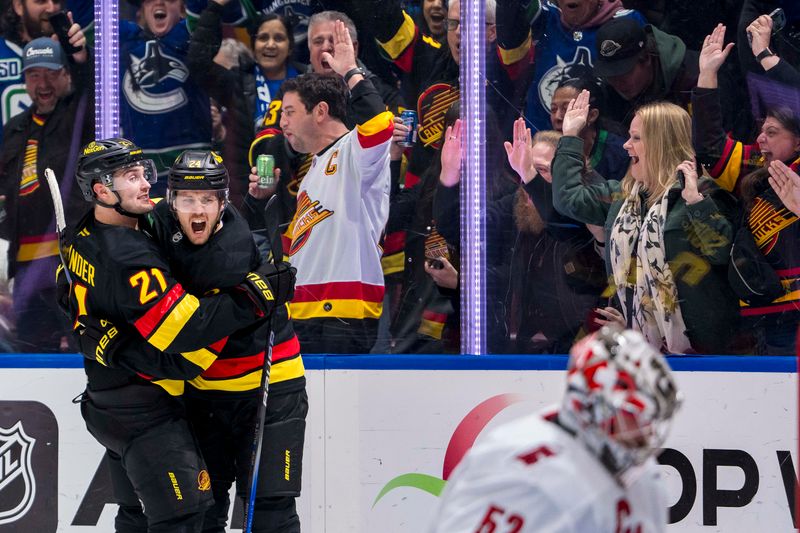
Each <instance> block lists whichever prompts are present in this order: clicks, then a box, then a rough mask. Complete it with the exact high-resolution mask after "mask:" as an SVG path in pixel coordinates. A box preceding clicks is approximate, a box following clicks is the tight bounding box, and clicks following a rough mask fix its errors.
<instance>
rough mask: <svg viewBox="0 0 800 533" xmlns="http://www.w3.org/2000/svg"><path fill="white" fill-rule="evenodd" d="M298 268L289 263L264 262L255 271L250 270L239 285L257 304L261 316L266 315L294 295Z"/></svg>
mask: <svg viewBox="0 0 800 533" xmlns="http://www.w3.org/2000/svg"><path fill="white" fill-rule="evenodd" d="M296 273H297V269H296V268H294V267H293V266H292V265H290V264H289V263H278V266H277V267H276V266H274V265H273V264H272V263H264V264H262V265H261V266H260V267H258V268H257V269H256V270H255V271H254V272H249V273H248V274H247V276H246V277H245V280H244V282H243V283H242V284H241V285H239V287H240V288H241V289H244V290H245V291H246V292H247V293H248V295H249V296H250V299H251V300H253V302H254V303H255V304H256V306H257V308H258V309H259V311H260V313H259V316H266V315H268V314H270V313H271V312H272V310H273V309H274V308H275V307H278V306H281V305H284V304H285V303H286V302H288V301H290V300H291V299H292V298H293V297H294V282H295V274H296Z"/></svg>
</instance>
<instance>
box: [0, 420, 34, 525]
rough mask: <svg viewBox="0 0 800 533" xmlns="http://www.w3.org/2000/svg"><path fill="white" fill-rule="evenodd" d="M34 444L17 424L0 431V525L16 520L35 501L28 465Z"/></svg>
mask: <svg viewBox="0 0 800 533" xmlns="http://www.w3.org/2000/svg"><path fill="white" fill-rule="evenodd" d="M35 443H36V439H34V438H32V437H29V436H28V435H26V434H25V429H24V428H23V427H22V421H21V420H20V421H18V422H17V423H16V424H14V425H13V426H11V427H10V428H2V427H0V502H2V506H0V525H2V524H9V523H12V522H16V521H17V520H19V519H20V518H21V517H22V516H24V515H25V513H27V512H28V511H29V510H30V508H31V506H32V505H33V500H34V499H35V498H36V478H35V477H34V475H33V466H32V461H31V459H32V456H33V446H34V444H35Z"/></svg>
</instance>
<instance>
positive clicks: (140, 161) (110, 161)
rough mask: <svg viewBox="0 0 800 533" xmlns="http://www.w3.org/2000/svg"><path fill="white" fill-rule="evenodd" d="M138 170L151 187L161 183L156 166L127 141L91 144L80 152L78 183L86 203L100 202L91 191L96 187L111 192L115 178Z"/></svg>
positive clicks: (95, 142) (139, 149)
mask: <svg viewBox="0 0 800 533" xmlns="http://www.w3.org/2000/svg"><path fill="white" fill-rule="evenodd" d="M129 168H131V169H135V170H136V172H137V173H140V174H141V175H142V176H143V177H144V178H145V179H146V180H147V182H148V183H150V184H151V185H152V184H153V183H155V182H156V180H157V179H158V172H157V171H156V166H155V163H153V160H152V159H147V158H146V157H145V156H144V153H143V152H142V149H141V148H139V147H138V146H136V145H135V144H133V143H132V142H131V141H129V140H127V139H121V138H114V139H103V140H101V141H92V142H90V143H89V144H87V145H86V146H84V147H83V149H82V150H81V156H80V160H79V161H78V170H77V171H76V173H75V179H76V180H77V182H78V186H79V187H80V188H81V192H82V193H83V198H84V199H85V200H86V201H87V202H93V201H96V200H97V196H96V195H95V193H94V190H93V189H92V186H93V185H94V184H95V183H98V182H99V183H102V184H103V185H105V186H106V187H108V188H109V189H111V190H112V191H115V190H116V187H115V181H114V179H113V177H114V174H119V173H120V172H121V171H123V170H126V169H129Z"/></svg>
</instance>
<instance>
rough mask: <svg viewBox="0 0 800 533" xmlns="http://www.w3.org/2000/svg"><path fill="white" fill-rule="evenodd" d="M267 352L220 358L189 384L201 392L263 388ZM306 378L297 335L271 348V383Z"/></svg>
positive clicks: (241, 390)
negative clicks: (262, 374)
mask: <svg viewBox="0 0 800 533" xmlns="http://www.w3.org/2000/svg"><path fill="white" fill-rule="evenodd" d="M264 355H265V352H263V351H262V352H258V353H256V354H253V355H249V356H242V357H230V358H220V359H217V360H216V361H214V363H213V364H212V365H211V366H210V367H208V368H207V369H206V371H205V372H203V373H202V374H201V375H200V376H198V377H196V378H194V379H192V380H190V381H189V384H190V385H191V386H192V387H194V388H196V389H199V390H216V391H226V392H243V391H249V390H253V389H257V388H259V387H260V386H261V373H262V372H263V370H262V369H263V368H264ZM304 375H305V367H304V366H303V358H302V357H301V356H300V342H299V341H298V340H297V335H292V337H291V338H290V339H288V340H287V341H285V342H282V343H280V344H276V345H275V346H273V348H272V367H271V370H270V375H269V382H270V384H271V385H272V384H276V383H281V382H284V381H288V380H290V379H296V378H300V377H302V376H304Z"/></svg>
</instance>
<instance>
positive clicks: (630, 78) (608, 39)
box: [594, 18, 699, 126]
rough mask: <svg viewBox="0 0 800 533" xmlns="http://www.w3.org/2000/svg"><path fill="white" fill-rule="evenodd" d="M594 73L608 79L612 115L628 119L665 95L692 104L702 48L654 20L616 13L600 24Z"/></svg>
mask: <svg viewBox="0 0 800 533" xmlns="http://www.w3.org/2000/svg"><path fill="white" fill-rule="evenodd" d="M594 73H595V75H596V76H597V77H599V78H601V79H602V80H603V81H604V82H605V83H607V84H608V85H610V86H611V87H612V88H613V89H614V91H613V93H616V94H609V106H608V107H609V115H610V118H612V119H614V120H616V121H618V122H620V123H622V124H624V125H626V126H627V125H629V124H630V122H631V120H632V119H633V114H634V111H635V110H636V108H637V107H639V106H641V105H644V104H646V103H649V102H653V101H656V100H666V101H669V102H672V103H674V104H677V105H679V106H681V107H683V108H684V109H688V108H689V100H690V97H691V90H692V87H694V85H695V84H696V83H697V76H698V73H699V67H698V53H697V52H695V51H692V50H687V49H686V45H685V44H684V43H683V41H681V40H680V39H679V38H678V37H675V36H674V35H670V34H668V33H664V32H663V31H661V30H659V29H658V28H656V27H655V26H653V25H651V24H647V25H642V24H640V23H639V22H637V21H635V20H632V19H630V18H614V19H612V20H610V21H608V22H606V23H605V24H603V25H602V26H600V28H599V29H598V30H597V40H596V42H595V63H594Z"/></svg>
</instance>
